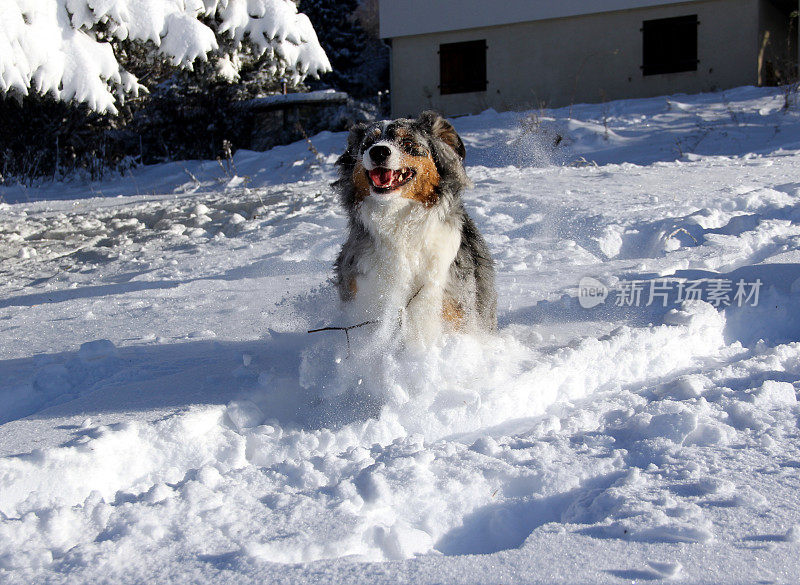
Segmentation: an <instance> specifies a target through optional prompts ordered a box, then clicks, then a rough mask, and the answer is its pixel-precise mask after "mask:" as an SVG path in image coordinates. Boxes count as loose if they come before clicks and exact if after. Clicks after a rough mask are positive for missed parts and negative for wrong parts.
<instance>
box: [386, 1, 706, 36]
mask: <svg viewBox="0 0 800 585" xmlns="http://www.w3.org/2000/svg"><path fill="white" fill-rule="evenodd" d="M699 1H702V0H601V1H598V0H558V1H557V2H554V1H553V0H497V1H492V0H380V26H381V37H382V38H394V37H405V36H411V35H420V34H426V33H434V32H445V31H454V30H464V29H470V28H478V27H485V26H496V25H501V24H511V23H516V22H530V21H534V20H548V19H551V18H564V17H567V16H578V15H582V14H596V13H599V12H613V11H616V10H629V9H632V8H645V7H649V6H661V5H667V4H693V3H696V2H699Z"/></svg>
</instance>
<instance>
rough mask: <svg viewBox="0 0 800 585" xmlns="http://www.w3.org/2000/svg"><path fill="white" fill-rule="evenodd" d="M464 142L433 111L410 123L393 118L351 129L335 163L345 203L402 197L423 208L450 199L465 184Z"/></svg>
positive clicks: (355, 203)
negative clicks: (370, 198) (345, 145)
mask: <svg viewBox="0 0 800 585" xmlns="http://www.w3.org/2000/svg"><path fill="white" fill-rule="evenodd" d="M464 155H465V150H464V143H463V142H462V141H461V138H460V137H459V136H458V134H457V133H456V131H455V129H454V128H453V126H452V125H451V124H450V123H449V122H447V121H446V120H445V119H444V118H442V117H441V116H439V115H438V114H435V113H434V112H424V113H423V114H421V115H420V117H419V118H417V119H416V120H410V119H398V120H391V121H383V122H376V123H374V124H371V125H363V124H359V125H356V126H354V127H353V128H352V129H351V131H350V136H349V137H348V145H347V151H346V152H345V154H343V155H342V156H341V157H340V159H339V160H338V161H337V164H338V165H339V167H340V173H341V179H340V181H339V183H340V185H341V184H342V183H345V185H344V186H345V187H346V189H349V190H350V191H352V193H350V194H349V195H350V196H349V197H348V193H345V205H346V206H347V205H348V204H350V205H357V204H358V203H360V202H361V201H364V200H365V199H366V198H367V197H373V198H377V199H381V200H388V199H392V198H396V197H403V198H405V199H411V200H414V201H417V202H419V203H420V204H422V205H423V206H425V207H432V206H434V205H436V204H437V203H439V201H440V199H441V198H442V195H443V194H445V193H446V192H448V193H450V194H451V195H453V196H455V195H457V194H458V192H459V191H460V190H461V189H462V188H463V187H464V185H465V184H466V175H465V173H464V168H463V165H462V163H461V161H462V160H463V158H464Z"/></svg>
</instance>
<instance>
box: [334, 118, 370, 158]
mask: <svg viewBox="0 0 800 585" xmlns="http://www.w3.org/2000/svg"><path fill="white" fill-rule="evenodd" d="M366 133H367V125H366V124H364V123H363V122H359V123H358V124H353V125H352V126H351V127H350V134H348V135H347V150H345V151H344V153H343V154H342V156H340V157H339V158H338V159H337V160H336V164H337V165H339V166H342V167H346V166H349V165H353V164H355V162H356V160H357V159H358V147H359V146H360V145H361V142H362V141H363V140H364V135H365V134H366Z"/></svg>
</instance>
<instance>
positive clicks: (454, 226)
mask: <svg viewBox="0 0 800 585" xmlns="http://www.w3.org/2000/svg"><path fill="white" fill-rule="evenodd" d="M358 213H359V216H360V219H361V221H362V222H363V223H364V225H365V227H366V228H367V230H368V231H369V233H370V235H371V236H372V239H371V245H369V246H368V247H367V250H365V252H364V253H363V254H362V255H361V256H360V257H359V258H358V260H357V266H358V272H359V274H360V276H359V277H358V279H357V280H356V286H357V293H356V302H355V307H354V308H356V309H357V310H358V311H359V312H360V313H361V314H362V315H365V316H367V317H368V318H371V319H375V318H377V319H381V320H382V321H385V322H386V323H388V324H392V325H393V324H394V323H396V322H397V318H398V316H399V315H400V313H401V312H402V313H403V317H402V322H403V329H404V333H405V334H406V336H410V337H413V338H418V339H421V340H422V341H428V340H430V339H431V338H433V337H435V336H437V334H438V332H439V331H441V311H442V300H443V294H444V290H445V287H446V285H447V280H448V276H449V272H450V265H451V264H452V263H453V260H454V259H455V257H456V253H457V252H458V248H459V246H460V245H461V225H459V223H458V221H455V220H452V219H446V218H444V217H443V216H442V213H441V210H440V209H439V208H437V207H434V208H432V209H428V208H425V207H424V206H423V205H421V204H420V203H418V202H416V201H412V200H409V199H405V198H402V197H392V198H382V197H375V196H374V195H373V196H370V197H368V198H367V199H366V200H364V201H363V202H362V203H361V205H360V206H359V210H358ZM414 295H416V296H414ZM412 296H413V297H414V298H413V300H412V301H411V303H410V304H409V299H411V297H412ZM406 305H408V306H406Z"/></svg>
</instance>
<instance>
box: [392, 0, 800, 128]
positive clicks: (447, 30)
mask: <svg viewBox="0 0 800 585" xmlns="http://www.w3.org/2000/svg"><path fill="white" fill-rule="evenodd" d="M797 8H798V2H797V0H690V1H687V0H680V1H679V0H595V1H593V0H558V1H553V0H502V1H495V2H493V1H491V0H380V26H381V36H382V37H383V38H385V39H387V40H388V42H389V43H390V44H391V47H392V59H391V61H392V65H391V67H392V79H391V97H392V114H393V115H394V116H408V115H415V114H417V113H418V112H419V111H420V110H423V109H426V108H433V109H436V110H439V111H440V112H443V113H444V114H446V115H450V116H454V115H460V114H468V113H476V112H479V111H482V110H484V109H486V108H490V107H491V108H495V109H496V110H516V109H526V108H531V107H537V106H541V105H546V106H564V105H569V104H572V103H580V102H602V101H605V100H612V99H619V98H629V97H648V96H654V95H660V94H666V93H675V92H686V93H697V92H703V91H714V90H718V89H725V88H729V87H735V86H739V85H757V84H774V83H780V82H786V81H789V80H793V79H796V77H797V61H798V59H797V46H798V42H797V41H798V37H797V34H798V33H797V15H796V11H797Z"/></svg>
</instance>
